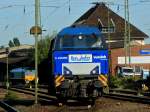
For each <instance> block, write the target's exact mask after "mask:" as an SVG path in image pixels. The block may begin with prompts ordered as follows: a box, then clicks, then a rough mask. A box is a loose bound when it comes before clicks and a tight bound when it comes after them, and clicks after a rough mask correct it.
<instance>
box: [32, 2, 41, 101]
mask: <svg viewBox="0 0 150 112" xmlns="http://www.w3.org/2000/svg"><path fill="white" fill-rule="evenodd" d="M30 34H32V35H34V37H35V104H37V103H38V37H39V35H40V34H42V29H41V27H40V0H35V26H33V27H32V28H31V29H30Z"/></svg>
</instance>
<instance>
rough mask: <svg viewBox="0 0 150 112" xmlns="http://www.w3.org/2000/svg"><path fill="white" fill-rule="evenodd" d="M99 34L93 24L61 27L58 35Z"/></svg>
mask: <svg viewBox="0 0 150 112" xmlns="http://www.w3.org/2000/svg"><path fill="white" fill-rule="evenodd" d="M91 34H95V35H101V32H100V30H99V29H98V28H97V27H94V26H71V27H67V28H64V29H62V30H61V31H60V32H59V33H58V35H60V36H61V35H91Z"/></svg>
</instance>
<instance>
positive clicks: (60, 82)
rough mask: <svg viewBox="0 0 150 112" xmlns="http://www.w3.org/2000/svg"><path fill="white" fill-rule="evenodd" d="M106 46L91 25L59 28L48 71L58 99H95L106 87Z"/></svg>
mask: <svg viewBox="0 0 150 112" xmlns="http://www.w3.org/2000/svg"><path fill="white" fill-rule="evenodd" d="M108 66H109V64H108V49H107V45H106V42H105V39H104V37H103V35H102V33H101V31H100V30H99V29H98V28H97V27H94V26H70V27H67V28H64V29H62V30H61V31H60V32H59V33H58V35H57V36H56V38H55V39H54V44H53V48H52V68H53V69H52V70H53V71H52V74H53V75H54V81H55V89H56V95H57V97H58V98H60V99H63V98H66V99H69V98H80V99H81V98H88V99H90V98H96V97H97V96H98V95H101V94H102V92H103V88H104V87H106V86H107V74H108V69H109V68H108Z"/></svg>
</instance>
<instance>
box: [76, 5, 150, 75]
mask: <svg viewBox="0 0 150 112" xmlns="http://www.w3.org/2000/svg"><path fill="white" fill-rule="evenodd" d="M108 12H109V16H108ZM108 18H109V21H110V22H109V24H108ZM74 24H75V25H92V26H93V25H94V26H97V27H98V28H100V29H102V33H103V35H104V37H105V39H106V42H107V43H108V44H109V46H110V49H111V56H110V60H111V64H110V65H111V66H110V70H111V73H112V75H115V70H116V67H117V66H125V49H124V33H125V19H124V18H122V17H121V16H119V15H118V14H117V13H115V12H114V11H112V10H111V9H110V8H109V7H107V6H106V5H105V4H104V3H97V4H96V5H95V6H94V7H92V8H91V9H89V10H88V11H87V12H85V13H84V14H83V15H82V16H81V17H79V19H77V20H76V21H75V22H74ZM108 33H109V34H110V38H108ZM130 34H131V41H130V45H131V51H132V52H131V58H130V59H131V66H132V67H134V68H139V67H143V68H145V69H150V55H142V54H140V50H142V49H148V50H150V45H145V43H144V40H145V39H146V38H148V37H149V36H148V35H147V34H145V33H144V32H142V31H141V30H140V29H139V28H137V27H136V26H134V25H133V24H131V23H130ZM127 55H129V53H127ZM128 60H129V58H128Z"/></svg>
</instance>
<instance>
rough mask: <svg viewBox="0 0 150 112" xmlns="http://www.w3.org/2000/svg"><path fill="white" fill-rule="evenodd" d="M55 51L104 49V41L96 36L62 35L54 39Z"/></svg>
mask: <svg viewBox="0 0 150 112" xmlns="http://www.w3.org/2000/svg"><path fill="white" fill-rule="evenodd" d="M55 45H56V46H55V49H56V50H67V49H98V48H101V49H105V48H106V45H105V41H104V39H103V38H102V37H100V36H97V35H94V34H93V35H64V36H58V37H57V38H56V44H55Z"/></svg>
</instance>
